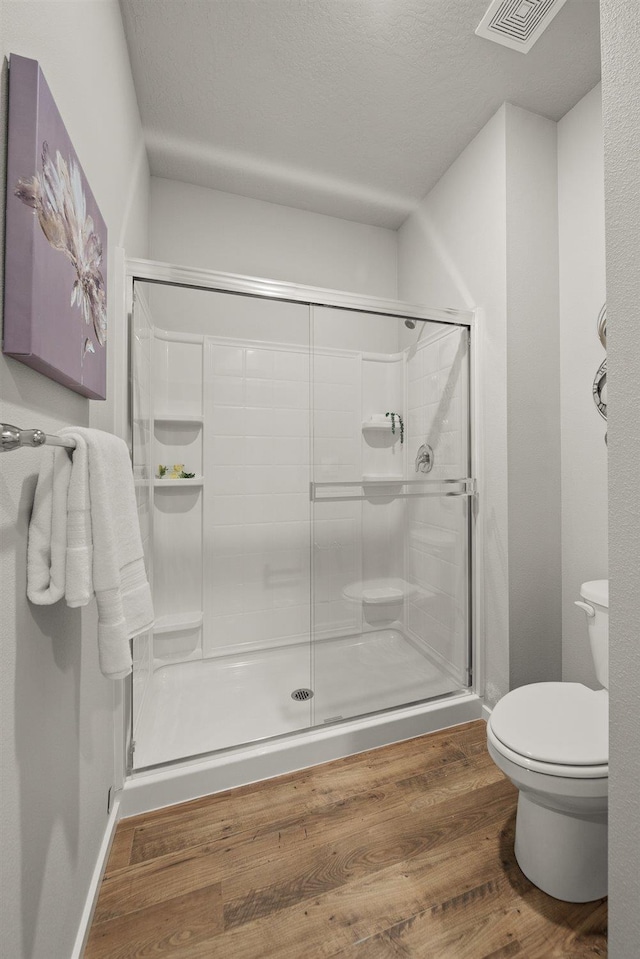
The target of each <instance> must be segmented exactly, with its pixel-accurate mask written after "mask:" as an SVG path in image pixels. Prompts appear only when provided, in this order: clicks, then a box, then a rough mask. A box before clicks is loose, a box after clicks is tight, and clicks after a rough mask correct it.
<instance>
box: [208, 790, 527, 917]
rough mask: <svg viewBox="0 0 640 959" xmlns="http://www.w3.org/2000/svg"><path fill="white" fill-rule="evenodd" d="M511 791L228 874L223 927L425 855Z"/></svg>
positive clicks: (479, 820)
mask: <svg viewBox="0 0 640 959" xmlns="http://www.w3.org/2000/svg"><path fill="white" fill-rule="evenodd" d="M511 788H512V787H511V786H510V784H509V783H506V782H505V781H504V780H501V781H500V782H499V783H497V784H494V785H492V786H488V787H486V788H484V789H481V790H478V791H477V795H476V798H475V801H474V802H472V803H471V802H469V797H468V796H465V797H464V798H463V799H462V800H459V801H458V802H457V803H455V802H454V803H443V804H442V805H441V806H440V807H437V808H436V809H432V810H430V814H429V815H428V816H425V815H420V813H417V814H415V813H411V812H409V811H407V812H406V813H405V814H404V815H400V816H398V817H395V818H393V819H390V820H387V821H385V822H381V823H378V826H377V828H376V834H375V842H373V843H372V839H371V829H370V826H367V827H366V828H365V829H363V830H359V831H357V832H352V833H350V834H349V835H346V836H345V835H342V836H341V837H339V838H338V839H334V837H333V836H332V837H331V841H329V842H323V843H321V844H317V845H316V844H313V843H312V844H309V845H308V846H307V845H305V846H304V847H301V848H299V849H298V851H297V856H296V859H295V861H294V862H290V861H287V860H286V859H279V860H277V861H271V862H267V863H264V864H262V863H261V864H256V865H255V866H254V868H252V869H251V870H250V871H247V872H244V873H236V874H233V875H231V876H230V877H229V878H228V879H227V880H225V882H224V886H223V896H224V900H225V906H224V917H225V928H227V929H229V928H231V927H232V926H236V925H241V924H242V923H245V922H248V921H250V920H252V919H255V918H257V917H258V916H263V915H269V914H270V913H271V912H275V911H276V910H280V909H284V908H288V907H290V906H291V905H293V904H294V903H296V902H299V901H301V900H304V899H308V898H312V897H314V896H318V895H320V894H322V893H324V892H326V891H327V890H330V889H335V888H336V887H338V886H341V885H344V884H345V883H348V882H353V881H354V880H356V879H358V878H359V877H361V876H367V875H370V874H371V873H374V872H377V871H379V870H382V869H385V868H386V867H387V866H390V865H394V864H396V863H398V862H403V863H405V864H406V863H408V862H409V861H410V860H411V859H413V858H415V857H417V856H424V855H425V854H428V853H431V852H432V851H433V850H434V849H437V848H438V847H439V846H441V845H446V844H447V843H449V842H450V841H451V839H452V837H455V836H457V835H459V834H460V832H467V831H473V830H474V828H477V827H478V826H480V827H481V828H482V827H484V825H485V823H486V820H487V817H488V816H489V815H490V814H491V810H492V809H493V808H494V807H495V805H496V804H498V806H500V807H502V804H503V803H504V799H505V797H510V796H511Z"/></svg>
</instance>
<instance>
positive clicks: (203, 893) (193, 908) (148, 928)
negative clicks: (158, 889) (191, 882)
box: [84, 883, 223, 959]
mask: <svg viewBox="0 0 640 959" xmlns="http://www.w3.org/2000/svg"><path fill="white" fill-rule="evenodd" d="M222 930H223V918H222V890H221V886H220V883H216V884H214V885H212V886H206V887H205V888H203V889H197V890H195V891H192V892H189V893H186V894H185V895H183V896H178V897H176V898H175V899H173V900H172V901H171V904H170V906H169V905H168V904H167V903H164V902H162V903H157V904H155V905H153V906H150V907H149V908H147V909H140V910H138V912H134V913H130V914H129V915H126V916H124V917H119V918H117V919H111V920H109V921H108V922H101V923H96V924H94V925H93V926H92V927H91V933H90V936H89V941H88V943H87V947H86V950H85V954H84V959H143V957H144V959H146V957H148V956H154V957H158V959H159V957H163V956H180V955H182V952H183V949H184V948H190V947H192V946H193V945H194V944H198V943H201V942H204V941H206V942H209V943H210V942H211V940H212V938H213V937H214V936H216V935H217V934H219V933H221V932H222ZM208 955H210V956H211V955H212V953H211V951H209V953H208Z"/></svg>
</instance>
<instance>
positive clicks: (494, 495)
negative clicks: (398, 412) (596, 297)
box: [398, 104, 561, 704]
mask: <svg viewBox="0 0 640 959" xmlns="http://www.w3.org/2000/svg"><path fill="white" fill-rule="evenodd" d="M540 277H542V279H540V280H539V279H538V278H540ZM398 290H399V296H400V297H401V298H402V299H409V300H414V301H425V300H427V299H428V300H429V301H430V302H432V303H435V304H437V305H439V306H457V307H466V308H469V307H474V306H475V307H477V309H478V327H479V336H480V342H481V354H482V370H481V375H482V382H481V386H480V393H481V408H480V409H479V410H478V414H479V419H480V423H481V425H482V426H481V428H482V432H483V437H482V438H483V463H482V465H481V469H480V475H479V477H478V478H479V480H480V483H481V484H482V487H483V490H484V496H483V507H484V515H483V516H482V522H483V529H484V537H485V544H484V563H485V569H484V572H485V590H484V604H485V621H484V629H485V667H486V697H487V700H488V702H489V704H493V703H495V702H496V701H497V700H498V699H499V698H500V697H501V696H502V695H504V693H506V692H507V691H508V689H509V688H511V687H512V686H514V685H519V684H520V683H522V682H531V681H536V680H540V679H554V678H559V676H560V652H561V637H560V535H559V530H560V473H559V468H560V443H559V425H558V421H557V407H558V403H559V392H558V390H559V388H558V380H559V359H558V348H557V344H558V334H557V201H556V175H555V125H554V124H552V123H551V121H548V120H545V119H544V118H541V117H537V116H535V115H534V114H530V113H528V112H527V111H524V110H519V109H518V108H516V107H513V106H511V105H510V104H505V105H504V106H503V107H501V108H500V110H499V111H498V112H497V113H496V114H495V115H494V117H493V118H492V119H491V120H490V121H489V123H488V124H487V125H486V126H485V127H484V129H483V130H482V131H481V132H480V133H479V134H478V136H477V137H476V138H475V139H474V140H473V141H472V142H471V143H470V144H469V146H468V147H467V148H466V149H465V150H464V151H463V153H462V154H461V155H460V156H459V157H458V159H457V160H456V161H455V162H454V163H453V164H452V166H451V167H450V168H449V170H448V171H447V172H446V173H445V175H444V176H443V177H442V179H441V180H440V181H439V183H438V184H436V186H435V187H434V189H433V190H432V191H431V192H430V193H429V194H428V195H427V196H426V197H425V198H424V200H423V201H422V203H421V205H420V208H419V210H418V211H417V212H416V213H414V214H412V215H411V216H410V217H409V218H408V220H407V221H406V222H405V223H404V224H403V226H402V227H401V229H400V231H399V247H398ZM540 384H544V387H541V385H540ZM541 449H543V450H544V453H543V454H542V455H543V458H544V469H543V470H542V469H541V466H540V459H539V455H540V454H539V451H540V450H541ZM541 592H542V593H543V595H544V596H545V604H544V607H541V606H540V604H539V602H538V601H537V597H538V596H539V595H540V593H541Z"/></svg>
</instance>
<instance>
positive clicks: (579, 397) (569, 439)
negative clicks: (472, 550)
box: [558, 84, 607, 688]
mask: <svg viewBox="0 0 640 959" xmlns="http://www.w3.org/2000/svg"><path fill="white" fill-rule="evenodd" d="M603 151H604V147H603V142H602V91H601V86H600V84H598V86H596V87H594V89H593V90H591V92H590V93H588V94H587V95H586V96H585V97H583V99H582V100H580V102H579V103H577V104H576V106H575V107H574V108H573V109H572V110H570V111H569V113H567V114H566V115H565V116H564V117H563V118H562V119H561V120H560V122H559V123H558V214H559V238H560V419H561V427H562V677H563V679H565V680H567V681H569V682H579V683H585V684H586V685H588V686H592V687H594V688H597V686H598V683H597V680H596V677H595V672H594V669H593V662H592V659H591V654H590V651H589V637H588V634H587V629H586V622H585V617H584V614H583V613H581V612H580V611H579V610H578V609H577V608H576V607H575V606H574V601H575V600H576V599H577V598H578V592H579V590H580V584H581V583H584V582H585V581H587V580H590V579H604V578H606V576H607V447H606V446H605V443H604V435H605V432H606V429H607V424H606V422H605V421H604V420H603V419H602V417H601V416H600V414H599V413H598V411H597V409H596V406H595V403H594V402H593V397H592V392H591V390H592V386H593V380H594V376H595V373H596V370H597V369H598V367H599V366H600V364H601V363H602V361H603V359H604V358H605V356H606V354H605V351H604V349H603V347H602V345H601V343H600V340H599V338H598V336H597V332H596V323H597V319H598V314H599V313H600V310H601V308H602V306H603V304H604V302H605V295H606V293H605V249H604V156H603Z"/></svg>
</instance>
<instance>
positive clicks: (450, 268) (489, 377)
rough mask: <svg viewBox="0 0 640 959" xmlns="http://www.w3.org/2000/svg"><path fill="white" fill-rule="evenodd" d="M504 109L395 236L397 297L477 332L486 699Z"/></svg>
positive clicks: (505, 672) (494, 695)
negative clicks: (471, 319)
mask: <svg viewBox="0 0 640 959" xmlns="http://www.w3.org/2000/svg"><path fill="white" fill-rule="evenodd" d="M505 140H506V109H505V107H502V108H501V109H500V110H499V111H498V112H497V113H496V114H495V115H494V116H493V117H492V119H491V120H490V121H489V122H488V123H487V124H486V126H485V127H484V128H483V129H482V130H481V131H480V133H479V134H478V135H477V136H476V137H475V139H474V140H472V142H471V143H470V144H469V146H468V147H467V148H466V149H465V150H464V151H463V152H462V153H461V154H460V156H459V157H458V158H457V160H456V161H455V162H454V163H453V164H452V165H451V167H450V168H449V170H447V172H446V173H445V174H444V176H443V177H442V178H441V180H440V181H439V182H438V183H437V184H436V186H435V187H434V188H433V190H431V192H430V193H429V194H428V195H427V196H426V197H425V198H424V199H423V201H422V202H421V204H420V207H419V209H418V210H417V211H416V212H415V213H413V214H412V215H411V216H410V217H408V219H407V220H406V221H405V222H404V224H403V225H402V227H401V228H400V230H399V231H398V295H399V297H400V298H401V299H403V300H408V301H411V302H417V303H420V302H428V303H432V304H433V305H435V306H441V307H446V306H453V307H458V308H460V307H462V308H465V309H470V308H471V309H472V308H474V307H477V308H478V322H479V325H480V327H481V331H482V338H481V342H482V365H483V370H484V379H483V384H482V408H481V409H480V410H479V411H478V412H479V416H480V422H481V424H482V428H483V434H484V435H483V440H484V468H483V471H482V474H481V476H480V477H479V478H480V481H481V482H482V483H483V485H484V497H483V502H484V511H485V512H484V517H483V522H484V527H485V539H486V541H485V550H484V555H485V638H486V649H485V660H486V664H485V665H486V675H487V684H486V692H487V699H488V701H489V702H490V703H495V702H496V701H497V700H498V699H499V698H500V697H501V696H503V695H504V693H506V692H507V690H508V689H509V594H508V589H509V578H508V564H507V554H508V542H507V541H508V523H507V510H508V497H507V411H506V394H507V358H506V335H507V333H506V325H507V284H506V246H507V231H506V190H505V182H506V147H505Z"/></svg>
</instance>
